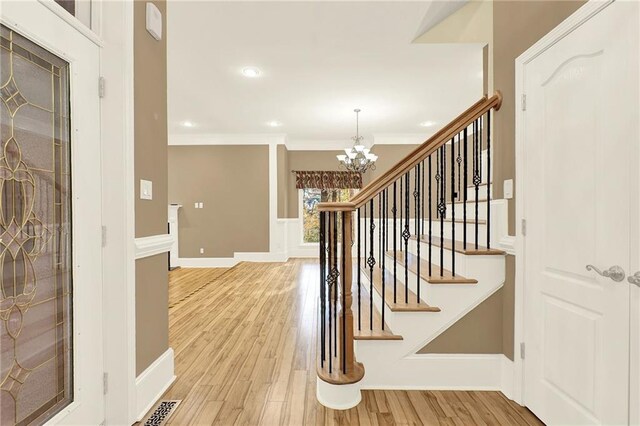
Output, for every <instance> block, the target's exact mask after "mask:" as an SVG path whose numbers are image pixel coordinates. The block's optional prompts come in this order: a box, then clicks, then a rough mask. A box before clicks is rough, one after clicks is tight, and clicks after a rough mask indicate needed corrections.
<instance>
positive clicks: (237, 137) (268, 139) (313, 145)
mask: <svg viewBox="0 0 640 426" xmlns="http://www.w3.org/2000/svg"><path fill="white" fill-rule="evenodd" d="M432 133H433V132H429V133H378V134H374V135H373V137H372V138H371V139H370V140H371V143H365V145H366V146H367V147H368V148H372V147H374V146H375V145H419V144H421V143H423V142H424V141H426V140H427V139H428V138H429V136H431V134H432ZM194 145H285V146H286V147H287V149H288V150H289V151H342V150H344V149H345V148H347V147H350V146H351V141H350V140H349V139H348V138H345V139H337V140H335V139H334V140H327V139H313V140H309V139H296V140H291V139H289V138H288V136H287V134H285V133H202V134H187V133H172V134H169V146H194Z"/></svg>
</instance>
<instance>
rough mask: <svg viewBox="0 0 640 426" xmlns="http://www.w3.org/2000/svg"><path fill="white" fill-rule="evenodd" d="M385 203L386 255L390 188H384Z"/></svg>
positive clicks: (386, 249)
mask: <svg viewBox="0 0 640 426" xmlns="http://www.w3.org/2000/svg"><path fill="white" fill-rule="evenodd" d="M383 204H384V205H383V206H382V208H383V209H384V214H383V216H384V252H385V255H386V253H387V252H388V251H389V224H388V223H387V220H388V219H389V210H388V209H389V188H388V187H387V188H385V189H384V203H383Z"/></svg>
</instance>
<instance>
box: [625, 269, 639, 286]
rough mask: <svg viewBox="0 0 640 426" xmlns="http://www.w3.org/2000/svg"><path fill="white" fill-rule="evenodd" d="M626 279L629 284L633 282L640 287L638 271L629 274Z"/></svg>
mask: <svg viewBox="0 0 640 426" xmlns="http://www.w3.org/2000/svg"><path fill="white" fill-rule="evenodd" d="M627 281H629V282H630V283H631V284H635V285H637V286H638V287H640V271H638V272H636V273H635V274H633V275H629V277H628V278H627Z"/></svg>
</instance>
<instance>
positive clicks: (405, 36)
mask: <svg viewBox="0 0 640 426" xmlns="http://www.w3.org/2000/svg"><path fill="white" fill-rule="evenodd" d="M433 6H434V5H433V4H432V3H430V2H320V1H319V2H214V1H193V2H192V1H175V0H174V1H171V2H170V3H169V7H168V12H167V13H168V24H167V27H168V28H167V35H168V73H169V81H168V91H169V133H170V135H185V134H201V135H202V134H211V135H218V136H219V135H220V134H234V135H236V136H237V135H239V134H285V135H286V137H287V140H288V141H289V142H291V143H295V144H303V145H304V144H306V145H309V146H311V145H314V146H315V145H321V144H322V143H326V142H327V141H336V140H344V141H345V143H348V142H349V140H348V139H349V137H351V136H352V135H353V134H354V133H355V114H354V113H353V109H354V108H360V109H362V112H361V114H360V129H361V134H364V136H365V137H366V140H367V142H368V143H369V144H371V143H372V136H373V135H375V137H376V139H377V138H381V139H382V138H385V139H386V140H389V138H391V139H393V136H394V135H401V134H405V135H407V134H412V135H415V134H420V135H424V137H427V136H429V135H430V134H431V133H433V132H434V131H435V130H437V128H438V126H434V127H431V128H424V127H421V126H420V125H419V124H420V123H421V122H424V121H433V122H436V123H438V125H442V124H445V123H446V122H447V121H449V120H450V119H451V118H453V117H454V116H455V115H457V114H458V113H460V112H461V111H462V110H464V109H466V108H467V107H468V106H469V105H471V104H472V103H473V102H475V101H476V100H478V99H479V97H480V96H481V94H482V48H481V46H480V45H466V44H456V45H453V44H446V45H445V44H429V45H428V44H412V40H413V39H414V38H415V37H416V34H417V32H419V31H420V29H421V28H423V27H424V25H425V22H429V21H430V19H429V15H428V10H430V9H431V10H432V11H434V10H441V9H442V8H434V7H433ZM432 18H436V17H432ZM436 19H442V18H441V17H440V16H438V17H437V18H436ZM248 66H253V67H257V68H259V69H260V70H261V72H262V74H261V76H260V77H259V78H254V79H249V78H246V77H244V76H243V75H242V73H241V70H242V69H243V68H244V67H248ZM185 120H187V121H191V122H193V123H194V127H192V128H186V127H184V126H183V125H182V123H183V122H184V121H185ZM273 120H277V121H278V122H281V123H282V126H280V127H276V128H272V127H269V126H268V125H267V123H268V122H270V121H273ZM170 137H171V136H170ZM398 137H400V136H398ZM182 138H183V139H184V136H182Z"/></svg>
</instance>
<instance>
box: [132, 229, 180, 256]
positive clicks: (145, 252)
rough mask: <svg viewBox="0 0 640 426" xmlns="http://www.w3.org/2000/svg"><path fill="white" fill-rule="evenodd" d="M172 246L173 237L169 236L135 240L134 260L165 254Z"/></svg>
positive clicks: (161, 235)
mask: <svg viewBox="0 0 640 426" xmlns="http://www.w3.org/2000/svg"><path fill="white" fill-rule="evenodd" d="M172 245H173V237H172V236H171V235H169V234H160V235H152V236H150V237H140V238H136V239H135V246H136V255H135V257H136V260H137V259H142V258H145V257H150V256H155V255H157V254H162V253H166V252H168V251H169V250H170V249H171V246H172Z"/></svg>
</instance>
